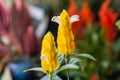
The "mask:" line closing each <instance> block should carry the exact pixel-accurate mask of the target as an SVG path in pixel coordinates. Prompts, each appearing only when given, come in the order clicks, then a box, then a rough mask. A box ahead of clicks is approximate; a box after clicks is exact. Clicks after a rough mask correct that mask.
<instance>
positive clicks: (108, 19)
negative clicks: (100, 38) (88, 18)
mask: <svg viewBox="0 0 120 80" xmlns="http://www.w3.org/2000/svg"><path fill="white" fill-rule="evenodd" d="M110 2H111V0H105V1H104V3H103V4H102V6H101V8H100V10H99V19H100V26H101V28H103V29H104V30H105V32H106V39H107V40H109V41H113V40H114V39H115V37H116V35H117V32H118V29H117V27H116V26H115V21H116V19H117V17H118V14H117V13H116V12H114V11H113V10H112V9H111V8H109V4H110Z"/></svg>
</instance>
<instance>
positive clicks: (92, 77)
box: [90, 74, 98, 80]
mask: <svg viewBox="0 0 120 80" xmlns="http://www.w3.org/2000/svg"><path fill="white" fill-rule="evenodd" d="M90 80H98V75H97V74H93V75H92V76H91V79H90Z"/></svg>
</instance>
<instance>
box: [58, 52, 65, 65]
mask: <svg viewBox="0 0 120 80" xmlns="http://www.w3.org/2000/svg"><path fill="white" fill-rule="evenodd" d="M57 59H58V61H59V63H60V64H61V63H62V61H63V60H64V56H63V55H60V54H59V53H58V54H57Z"/></svg>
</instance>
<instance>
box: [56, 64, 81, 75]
mask: <svg viewBox="0 0 120 80" xmlns="http://www.w3.org/2000/svg"><path fill="white" fill-rule="evenodd" d="M68 69H79V66H77V65H75V64H66V65H64V66H62V67H60V68H59V69H58V70H57V71H56V72H55V74H57V73H59V72H61V71H64V70H68Z"/></svg>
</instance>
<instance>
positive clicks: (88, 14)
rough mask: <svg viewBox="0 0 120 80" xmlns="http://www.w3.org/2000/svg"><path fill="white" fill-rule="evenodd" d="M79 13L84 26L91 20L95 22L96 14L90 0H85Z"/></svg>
mask: <svg viewBox="0 0 120 80" xmlns="http://www.w3.org/2000/svg"><path fill="white" fill-rule="evenodd" d="M79 15H80V21H81V25H82V26H87V24H88V23H89V22H90V23H93V21H94V14H93V13H92V11H91V10H90V8H89V5H88V1H86V0H85V1H83V3H82V6H81V10H80V12H79Z"/></svg>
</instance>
